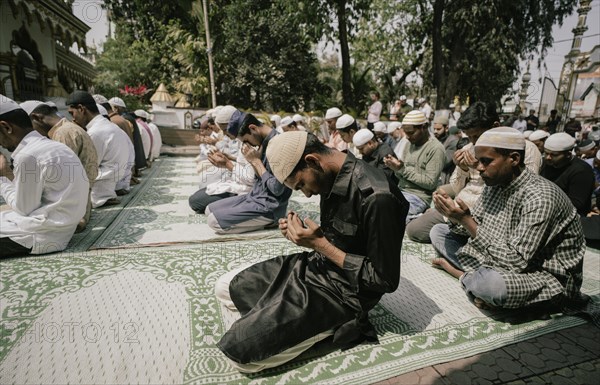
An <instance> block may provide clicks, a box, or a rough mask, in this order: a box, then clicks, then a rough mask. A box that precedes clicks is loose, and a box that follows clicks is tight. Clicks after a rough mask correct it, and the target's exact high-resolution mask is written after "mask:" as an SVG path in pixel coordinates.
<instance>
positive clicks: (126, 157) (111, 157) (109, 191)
mask: <svg viewBox="0 0 600 385" xmlns="http://www.w3.org/2000/svg"><path fill="white" fill-rule="evenodd" d="M66 104H67V106H69V113H70V114H71V115H72V116H73V121H74V122H75V123H77V124H78V125H79V126H81V127H85V129H86V131H87V133H88V134H89V135H90V138H92V142H94V147H96V152H97V154H98V160H99V163H100V165H99V166H98V177H97V178H96V181H95V182H94V186H93V187H92V207H93V208H97V207H101V206H103V205H105V204H114V203H118V200H117V199H116V198H117V193H116V192H115V190H119V188H117V183H118V182H119V181H125V180H126V179H127V180H129V179H130V176H131V174H129V177H127V175H128V173H130V172H131V167H132V164H131V163H129V161H130V159H132V157H131V156H130V155H131V153H132V146H131V145H130V142H131V141H130V140H129V137H128V136H127V134H126V133H125V132H123V130H121V129H120V128H119V127H118V126H117V125H115V124H114V123H112V122H111V121H110V120H108V119H106V118H105V117H103V116H102V115H100V114H99V113H98V107H97V106H96V102H95V101H94V99H93V98H92V95H90V94H89V93H87V92H85V91H75V92H73V93H72V94H71V95H69V98H68V99H67V103H66ZM119 187H122V186H119ZM127 187H128V186H127Z"/></svg>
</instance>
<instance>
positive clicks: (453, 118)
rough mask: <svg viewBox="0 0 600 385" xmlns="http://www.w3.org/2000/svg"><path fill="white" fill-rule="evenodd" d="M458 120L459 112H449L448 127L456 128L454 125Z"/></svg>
mask: <svg viewBox="0 0 600 385" xmlns="http://www.w3.org/2000/svg"><path fill="white" fill-rule="evenodd" d="M459 119H460V112H458V111H452V112H450V115H449V116H448V127H453V126H456V123H457V122H458V120H459Z"/></svg>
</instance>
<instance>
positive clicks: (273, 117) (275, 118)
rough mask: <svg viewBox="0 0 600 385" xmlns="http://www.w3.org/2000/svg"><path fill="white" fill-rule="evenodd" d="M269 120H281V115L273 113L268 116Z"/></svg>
mask: <svg viewBox="0 0 600 385" xmlns="http://www.w3.org/2000/svg"><path fill="white" fill-rule="evenodd" d="M270 120H271V122H277V121H281V116H279V115H277V114H275V115H271V118H270Z"/></svg>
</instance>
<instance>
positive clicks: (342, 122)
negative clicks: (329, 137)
mask: <svg viewBox="0 0 600 385" xmlns="http://www.w3.org/2000/svg"><path fill="white" fill-rule="evenodd" d="M353 124H356V123H355V121H354V118H353V117H352V116H350V115H348V114H344V115H342V116H340V117H339V119H338V120H337V121H336V122H335V128H337V129H338V130H343V129H344V128H348V127H350V126H351V125H353Z"/></svg>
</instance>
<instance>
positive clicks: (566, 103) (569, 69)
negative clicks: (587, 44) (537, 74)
mask: <svg viewBox="0 0 600 385" xmlns="http://www.w3.org/2000/svg"><path fill="white" fill-rule="evenodd" d="M591 2H592V0H580V1H579V8H578V9H577V13H578V14H579V20H578V22H577V26H576V27H575V28H573V31H572V32H573V43H572V44H571V51H570V52H569V53H568V54H567V55H566V56H565V63H564V64H563V68H562V72H561V73H560V81H559V83H558V94H557V97H556V107H555V108H556V109H557V110H558V113H559V115H561V116H562V121H563V122H564V121H565V120H566V119H567V118H568V114H569V111H570V110H571V104H572V102H573V101H572V100H570V99H571V96H572V95H573V91H574V89H575V84H574V83H575V82H574V80H575V77H574V76H573V70H574V69H575V62H576V61H577V57H578V56H579V54H580V50H579V49H580V48H581V40H582V39H583V34H584V33H585V31H587V29H588V27H587V25H586V19H587V14H588V13H589V12H590V10H591V9H592V7H591V6H590V3H591Z"/></svg>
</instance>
